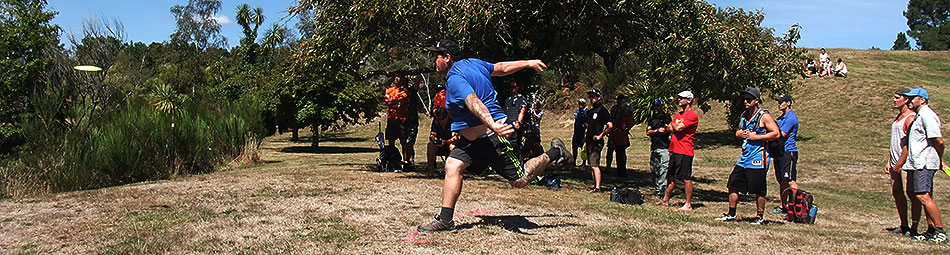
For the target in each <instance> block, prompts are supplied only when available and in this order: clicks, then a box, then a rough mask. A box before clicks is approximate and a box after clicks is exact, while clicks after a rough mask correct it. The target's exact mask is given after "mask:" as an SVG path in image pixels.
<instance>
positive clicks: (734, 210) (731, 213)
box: [729, 207, 736, 216]
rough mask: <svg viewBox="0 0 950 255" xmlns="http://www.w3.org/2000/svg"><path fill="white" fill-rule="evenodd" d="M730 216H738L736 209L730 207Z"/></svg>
mask: <svg viewBox="0 0 950 255" xmlns="http://www.w3.org/2000/svg"><path fill="white" fill-rule="evenodd" d="M729 216H736V208H735V207H729Z"/></svg>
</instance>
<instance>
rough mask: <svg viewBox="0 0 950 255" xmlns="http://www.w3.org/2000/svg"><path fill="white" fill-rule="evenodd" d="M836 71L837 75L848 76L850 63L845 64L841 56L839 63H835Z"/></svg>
mask: <svg viewBox="0 0 950 255" xmlns="http://www.w3.org/2000/svg"><path fill="white" fill-rule="evenodd" d="M834 73H835V76H837V77H844V78H848V65H847V64H845V63H844V61H841V59H840V58H839V59H838V64H837V65H835V71H834Z"/></svg>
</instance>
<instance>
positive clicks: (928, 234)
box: [910, 232, 934, 241]
mask: <svg viewBox="0 0 950 255" xmlns="http://www.w3.org/2000/svg"><path fill="white" fill-rule="evenodd" d="M933 235H934V233H931V232H924V233H923V234H912V235H911V236H910V238H912V239H914V240H917V241H927V240H929V239H930V238H932V237H933Z"/></svg>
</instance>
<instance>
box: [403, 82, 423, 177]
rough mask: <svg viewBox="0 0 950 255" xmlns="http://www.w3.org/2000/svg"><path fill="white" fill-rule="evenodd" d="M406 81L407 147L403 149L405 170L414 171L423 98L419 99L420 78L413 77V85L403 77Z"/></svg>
mask: <svg viewBox="0 0 950 255" xmlns="http://www.w3.org/2000/svg"><path fill="white" fill-rule="evenodd" d="M402 80H405V83H406V85H405V87H406V94H407V98H406V99H407V100H408V101H407V105H406V108H407V109H406V126H405V128H406V131H405V132H406V145H405V146H403V149H402V155H403V159H402V164H403V170H408V171H412V169H413V168H415V162H416V137H417V136H418V135H419V111H420V105H421V102H420V100H421V98H419V76H412V78H411V81H412V82H411V83H410V82H409V81H410V79H409V78H408V77H402Z"/></svg>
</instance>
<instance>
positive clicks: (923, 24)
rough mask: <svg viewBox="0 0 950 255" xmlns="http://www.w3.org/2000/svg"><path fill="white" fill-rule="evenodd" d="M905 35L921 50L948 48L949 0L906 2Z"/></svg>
mask: <svg viewBox="0 0 950 255" xmlns="http://www.w3.org/2000/svg"><path fill="white" fill-rule="evenodd" d="M904 17H906V18H907V26H908V27H910V30H907V35H908V36H910V37H913V38H914V40H917V48H919V49H921V50H948V49H950V24H947V23H948V21H950V0H910V2H909V3H907V11H904Z"/></svg>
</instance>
